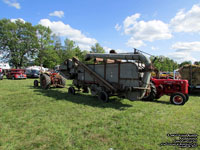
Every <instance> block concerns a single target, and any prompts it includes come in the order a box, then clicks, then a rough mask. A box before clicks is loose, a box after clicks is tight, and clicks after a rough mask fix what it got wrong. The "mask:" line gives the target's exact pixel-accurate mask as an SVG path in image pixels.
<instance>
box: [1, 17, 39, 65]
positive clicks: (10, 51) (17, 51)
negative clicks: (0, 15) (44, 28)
mask: <svg viewBox="0 0 200 150" xmlns="http://www.w3.org/2000/svg"><path fill="white" fill-rule="evenodd" d="M0 48H1V50H2V51H6V52H7V57H8V58H9V60H10V63H12V64H13V65H14V66H15V67H16V68H20V67H22V66H23V65H24V64H26V63H27V62H28V61H29V60H31V59H33V57H34V55H35V54H36V52H37V51H38V49H37V48H38V39H37V35H36V29H35V27H33V26H32V24H31V23H29V22H25V23H24V22H22V21H20V20H17V21H15V22H11V21H10V20H9V19H2V20H0Z"/></svg>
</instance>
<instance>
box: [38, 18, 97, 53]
mask: <svg viewBox="0 0 200 150" xmlns="http://www.w3.org/2000/svg"><path fill="white" fill-rule="evenodd" d="M39 24H41V25H43V26H46V27H49V28H50V29H51V30H52V32H53V33H55V34H56V35H58V36H62V37H67V38H69V39H70V40H73V41H75V42H76V43H77V44H78V46H79V47H80V48H81V49H86V50H89V49H90V48H91V46H92V45H94V44H95V43H97V40H96V39H94V38H89V37H86V36H85V35H84V34H83V33H82V32H81V31H80V30H77V29H74V28H72V27H71V26H70V25H69V24H64V23H63V22H62V21H52V22H51V21H50V20H49V19H41V20H40V22H39Z"/></svg>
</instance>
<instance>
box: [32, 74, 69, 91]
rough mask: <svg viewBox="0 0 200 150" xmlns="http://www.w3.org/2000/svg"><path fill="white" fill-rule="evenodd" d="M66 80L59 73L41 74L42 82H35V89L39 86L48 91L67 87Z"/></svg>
mask: <svg viewBox="0 0 200 150" xmlns="http://www.w3.org/2000/svg"><path fill="white" fill-rule="evenodd" d="M65 83H66V80H65V78H64V77H63V76H61V75H60V74H59V73H56V72H54V73H51V72H45V73H42V74H40V81H38V80H34V83H33V84H34V87H38V86H39V84H40V86H41V87H42V88H43V89H48V88H50V87H60V88H64V87H65Z"/></svg>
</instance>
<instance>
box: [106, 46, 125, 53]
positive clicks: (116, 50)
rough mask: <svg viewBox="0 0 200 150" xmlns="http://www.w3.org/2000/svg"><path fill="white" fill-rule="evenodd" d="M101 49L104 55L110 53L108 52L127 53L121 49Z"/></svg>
mask: <svg viewBox="0 0 200 150" xmlns="http://www.w3.org/2000/svg"><path fill="white" fill-rule="evenodd" d="M103 49H104V50H105V52H106V53H110V50H115V52H117V53H126V52H127V51H125V50H121V49H113V48H110V47H107V46H104V47H103Z"/></svg>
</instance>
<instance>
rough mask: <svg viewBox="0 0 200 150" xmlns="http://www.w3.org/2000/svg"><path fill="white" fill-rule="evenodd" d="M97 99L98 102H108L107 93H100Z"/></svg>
mask: <svg viewBox="0 0 200 150" xmlns="http://www.w3.org/2000/svg"><path fill="white" fill-rule="evenodd" d="M98 99H99V100H102V101H103V102H106V103H107V102H108V101H109V96H108V93H107V92H105V91H101V92H99V94H98Z"/></svg>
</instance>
